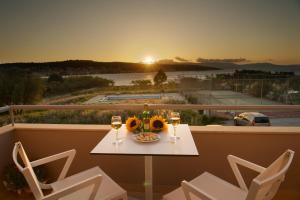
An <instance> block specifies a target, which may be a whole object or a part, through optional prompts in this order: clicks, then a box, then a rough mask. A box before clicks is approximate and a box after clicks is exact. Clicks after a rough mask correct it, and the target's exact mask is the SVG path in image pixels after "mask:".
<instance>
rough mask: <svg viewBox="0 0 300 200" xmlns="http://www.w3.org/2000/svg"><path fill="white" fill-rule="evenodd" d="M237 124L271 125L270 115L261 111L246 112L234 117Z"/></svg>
mask: <svg viewBox="0 0 300 200" xmlns="http://www.w3.org/2000/svg"><path fill="white" fill-rule="evenodd" d="M234 125H235V126H271V122H270V119H269V117H268V116H266V115H264V114H262V113H259V112H244V113H241V114H239V115H238V116H235V117H234Z"/></svg>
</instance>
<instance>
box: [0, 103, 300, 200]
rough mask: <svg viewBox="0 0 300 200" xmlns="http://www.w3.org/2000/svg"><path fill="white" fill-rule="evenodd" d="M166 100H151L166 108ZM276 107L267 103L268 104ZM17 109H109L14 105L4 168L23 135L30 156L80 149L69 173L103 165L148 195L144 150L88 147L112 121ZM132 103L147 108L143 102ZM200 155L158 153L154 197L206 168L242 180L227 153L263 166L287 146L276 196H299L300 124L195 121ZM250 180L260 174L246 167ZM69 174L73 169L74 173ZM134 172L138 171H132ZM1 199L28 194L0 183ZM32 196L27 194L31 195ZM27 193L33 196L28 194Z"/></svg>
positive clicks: (294, 199) (3, 147) (0, 147)
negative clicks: (56, 119)
mask: <svg viewBox="0 0 300 200" xmlns="http://www.w3.org/2000/svg"><path fill="white" fill-rule="evenodd" d="M127 106H128V105H127ZM161 106H162V105H152V108H155V109H161V108H162V107H161ZM123 108H126V107H124V105H118V106H117V107H116V106H114V107H113V106H111V105H108V106H106V108H105V109H123ZM164 108H166V109H187V108H189V109H200V108H201V109H212V110H222V109H223V110H234V109H237V110H251V109H253V110H254V109H262V107H257V106H256V107H255V106H242V107H234V106H231V107H228V106H227V107H226V108H225V107H219V106H209V107H205V106H203V105H176V106H175V105H164ZM271 108H272V107H268V106H264V107H263V109H264V110H269V109H271ZM14 109H24V110H26V109H28V110H39V109H104V108H102V107H101V106H98V107H97V106H92V107H91V106H15V107H8V108H7V109H6V111H9V110H10V111H11V117H12V122H13V124H8V125H6V126H3V127H1V128H0V157H1V162H0V174H2V173H3V170H4V167H5V166H6V165H7V164H9V163H12V158H11V152H12V148H13V144H14V142H15V141H21V142H22V143H23V145H24V147H25V148H26V150H27V153H28V155H29V158H30V159H32V160H34V159H37V158H41V157H45V156H48V155H52V154H55V153H59V152H62V151H65V150H69V149H76V150H77V155H76V157H75V160H74V163H73V164H72V166H71V169H70V174H74V173H77V172H79V171H82V170H85V169H87V168H90V167H93V166H96V165H98V166H100V167H101V168H102V169H103V170H104V171H105V172H106V173H107V174H108V175H109V176H111V177H112V178H113V179H114V180H115V181H116V182H117V183H119V184H120V185H121V186H122V187H123V188H125V189H126V190H127V191H128V193H129V196H131V197H134V198H136V199H143V192H144V159H143V157H141V156H115V155H97V156H95V155H90V154H89V152H90V151H91V150H92V149H93V147H95V146H96V144H97V143H98V142H99V141H100V140H101V139H102V138H103V137H104V136H105V134H106V133H107V132H108V131H109V130H110V126H108V125H79V124H72V125H70V124H22V123H14V118H13V114H12V113H13V112H12V111H13V110H14ZM132 109H136V110H139V109H142V106H141V105H135V106H132ZM272 109H277V110H278V111H280V109H282V110H283V109H284V110H287V109H290V110H295V109H298V110H299V106H283V107H280V106H279V107H276V108H274V107H273V108H272ZM190 129H191V132H192V135H193V138H194V141H195V143H196V146H197V148H198V151H199V154H200V156H199V157H182V156H180V157H173V156H155V157H153V176H154V177H153V179H154V180H153V181H154V193H155V199H160V197H161V195H163V194H165V193H167V192H169V191H171V190H173V189H175V188H176V187H178V186H179V185H180V182H181V181H182V180H183V179H186V180H190V179H192V178H193V177H195V176H197V175H199V174H201V173H202V172H204V171H209V172H211V173H213V174H215V175H217V176H219V177H221V178H223V179H224V180H227V181H229V182H231V183H234V184H237V183H236V181H235V178H234V175H233V173H232V172H231V169H230V166H229V164H228V163H227V160H226V156H227V155H228V154H233V155H236V156H239V157H242V158H245V159H247V160H249V161H252V162H255V163H257V164H259V165H262V166H268V165H269V164H270V163H271V162H272V161H273V160H274V159H275V158H277V157H278V156H279V155H280V154H281V153H282V152H283V151H284V150H286V149H288V148H289V149H292V150H294V151H295V152H296V156H295V158H294V161H293V164H292V166H291V168H290V170H289V172H288V174H287V177H286V180H285V182H283V184H282V185H281V187H280V190H279V192H278V194H277V196H276V197H275V199H276V200H281V199H289V200H298V199H300V157H299V156H298V152H300V127H233V126H220V127H218V128H216V127H214V126H191V127H190ZM61 165H62V163H61V162H57V163H54V164H51V165H49V166H48V168H47V172H48V174H49V176H51V177H55V176H57V174H56V173H55V172H58V168H59V167H61ZM242 172H243V174H244V176H245V177H246V180H247V183H249V182H250V180H251V179H252V178H253V177H254V176H255V175H256V174H255V173H252V172H249V171H247V170H245V169H243V170H242ZM70 174H69V175H70ZM133 174H134V175H133ZM0 199H24V198H22V197H19V196H18V195H15V194H13V193H11V192H8V191H6V190H5V189H4V188H3V186H2V184H1V186H0ZM26 199H27V198H26ZM28 199H33V198H30V197H28Z"/></svg>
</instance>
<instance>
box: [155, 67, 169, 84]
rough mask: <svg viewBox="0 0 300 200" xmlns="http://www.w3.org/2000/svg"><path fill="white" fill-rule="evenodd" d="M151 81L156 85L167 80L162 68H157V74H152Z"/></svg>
mask: <svg viewBox="0 0 300 200" xmlns="http://www.w3.org/2000/svg"><path fill="white" fill-rule="evenodd" d="M153 81H154V84H155V85H156V86H159V85H162V84H163V83H164V82H166V81H167V75H166V73H165V72H164V71H163V70H162V69H160V70H158V72H157V74H156V75H155V76H154V79H153Z"/></svg>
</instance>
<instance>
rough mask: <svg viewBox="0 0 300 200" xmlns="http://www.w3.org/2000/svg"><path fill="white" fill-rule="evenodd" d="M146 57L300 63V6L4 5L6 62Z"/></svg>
mask: <svg viewBox="0 0 300 200" xmlns="http://www.w3.org/2000/svg"><path fill="white" fill-rule="evenodd" d="M147 56H152V57H153V58H154V59H155V60H161V59H174V58H175V57H179V58H180V59H182V60H188V61H196V60H222V59H227V60H231V59H232V60H243V61H244V60H246V61H249V62H272V63H278V64H296V63H300V0H26V1H20V0H0V63H6V62H44V61H59V60H70V59H84V60H95V61H124V62H140V61H141V60H143V59H144V58H145V57H147ZM180 59H179V60H180Z"/></svg>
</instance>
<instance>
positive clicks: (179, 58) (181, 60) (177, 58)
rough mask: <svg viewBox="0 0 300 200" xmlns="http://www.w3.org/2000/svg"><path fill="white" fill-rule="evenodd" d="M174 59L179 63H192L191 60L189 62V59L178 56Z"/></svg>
mask: <svg viewBox="0 0 300 200" xmlns="http://www.w3.org/2000/svg"><path fill="white" fill-rule="evenodd" d="M174 59H175V61H177V62H190V60H187V59H185V58H182V57H179V56H176V57H175V58H174Z"/></svg>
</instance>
